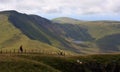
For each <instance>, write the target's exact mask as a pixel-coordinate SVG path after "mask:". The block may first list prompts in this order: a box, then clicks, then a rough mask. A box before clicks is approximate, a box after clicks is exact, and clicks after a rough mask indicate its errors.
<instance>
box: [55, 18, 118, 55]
mask: <svg viewBox="0 0 120 72" xmlns="http://www.w3.org/2000/svg"><path fill="white" fill-rule="evenodd" d="M56 19H58V20H59V21H58V20H56ZM67 19H68V18H67ZM55 20H56V21H55ZM64 20H66V19H65V18H61V17H60V18H55V19H53V22H56V23H59V24H58V25H60V27H61V28H62V29H63V30H64V32H65V36H66V37H68V38H71V39H72V40H75V42H77V43H79V45H80V47H85V48H82V49H81V51H82V52H84V53H89V52H99V53H106V52H119V51H120V45H119V44H120V36H119V34H120V21H82V22H81V20H80V21H77V22H76V20H74V19H73V20H71V21H72V22H74V23H71V21H67V22H63V21H64ZM57 21H58V22H57ZM60 21H61V22H60ZM61 23H62V24H61ZM70 25H71V26H70ZM81 41H82V43H81ZM73 42H74V41H73Z"/></svg>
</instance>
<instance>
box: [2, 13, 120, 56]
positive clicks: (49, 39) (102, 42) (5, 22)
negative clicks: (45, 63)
mask: <svg viewBox="0 0 120 72" xmlns="http://www.w3.org/2000/svg"><path fill="white" fill-rule="evenodd" d="M119 34H120V22H119V21H80V20H77V19H72V18H66V17H62V18H56V19H53V20H52V21H50V20H48V19H45V18H42V17H40V16H37V15H27V14H22V13H18V12H16V11H3V12H0V48H4V49H13V48H18V47H19V46H20V45H24V47H25V48H27V49H33V48H35V49H40V50H41V49H42V50H49V51H56V50H57V51H58V50H60V49H62V50H64V51H72V52H75V53H88V54H90V53H105V52H119V50H120V45H119V44H120V42H119V39H120V35H119Z"/></svg>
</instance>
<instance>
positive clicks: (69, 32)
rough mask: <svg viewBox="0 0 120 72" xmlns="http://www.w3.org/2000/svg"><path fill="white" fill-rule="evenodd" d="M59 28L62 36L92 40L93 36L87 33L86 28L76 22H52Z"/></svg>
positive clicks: (78, 39) (79, 39)
mask: <svg viewBox="0 0 120 72" xmlns="http://www.w3.org/2000/svg"><path fill="white" fill-rule="evenodd" d="M54 25H55V26H56V27H57V28H59V29H60V30H61V32H63V33H59V34H63V36H65V37H67V38H72V39H74V40H77V41H92V40H94V38H93V37H92V36H91V35H90V34H89V33H88V30H87V29H86V28H84V27H81V26H80V25H78V24H59V23H57V24H54Z"/></svg>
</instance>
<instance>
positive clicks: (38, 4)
mask: <svg viewBox="0 0 120 72" xmlns="http://www.w3.org/2000/svg"><path fill="white" fill-rule="evenodd" d="M3 10H17V11H19V12H22V13H27V14H36V15H40V16H43V17H45V18H48V19H52V18H56V17H72V18H76V19H81V20H120V0H0V11H3Z"/></svg>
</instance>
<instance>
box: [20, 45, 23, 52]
mask: <svg viewBox="0 0 120 72" xmlns="http://www.w3.org/2000/svg"><path fill="white" fill-rule="evenodd" d="M20 52H21V53H22V52H23V47H22V45H21V46H20Z"/></svg>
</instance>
